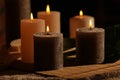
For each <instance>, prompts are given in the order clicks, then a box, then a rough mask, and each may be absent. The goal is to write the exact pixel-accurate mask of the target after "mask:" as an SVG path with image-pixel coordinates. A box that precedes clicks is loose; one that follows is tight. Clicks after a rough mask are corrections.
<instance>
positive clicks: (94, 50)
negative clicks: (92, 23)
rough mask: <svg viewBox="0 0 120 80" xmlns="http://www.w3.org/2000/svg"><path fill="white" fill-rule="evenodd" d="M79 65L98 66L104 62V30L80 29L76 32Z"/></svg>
mask: <svg viewBox="0 0 120 80" xmlns="http://www.w3.org/2000/svg"><path fill="white" fill-rule="evenodd" d="M76 53H77V62H78V64H96V63H102V62H103V61H104V29H102V28H93V27H90V28H78V29H77V30H76Z"/></svg>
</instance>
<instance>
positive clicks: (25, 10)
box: [0, 0, 31, 47]
mask: <svg viewBox="0 0 120 80" xmlns="http://www.w3.org/2000/svg"><path fill="white" fill-rule="evenodd" d="M3 1H4V2H5V10H2V12H3V11H5V13H6V16H5V17H6V19H5V20H6V42H7V46H8V47H9V46H10V42H11V41H12V40H14V39H16V38H19V37H20V20H21V19H29V18H30V11H31V0H3ZM0 5H1V4H0ZM0 12H1V11H0ZM0 22H1V21H0Z"/></svg>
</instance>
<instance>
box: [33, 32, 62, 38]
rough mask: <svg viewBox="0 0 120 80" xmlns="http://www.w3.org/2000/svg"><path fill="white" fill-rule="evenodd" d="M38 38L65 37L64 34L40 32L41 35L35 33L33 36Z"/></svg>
mask: <svg viewBox="0 0 120 80" xmlns="http://www.w3.org/2000/svg"><path fill="white" fill-rule="evenodd" d="M33 35H34V36H36V37H58V36H63V34H62V33H55V32H49V33H46V32H39V33H35V34H33Z"/></svg>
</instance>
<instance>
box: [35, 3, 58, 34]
mask: <svg viewBox="0 0 120 80" xmlns="http://www.w3.org/2000/svg"><path fill="white" fill-rule="evenodd" d="M37 17H38V18H40V19H44V20H45V25H46V26H47V25H49V27H50V30H51V32H56V33H60V12H58V11H50V7H49V5H47V8H46V11H39V12H38V13H37Z"/></svg>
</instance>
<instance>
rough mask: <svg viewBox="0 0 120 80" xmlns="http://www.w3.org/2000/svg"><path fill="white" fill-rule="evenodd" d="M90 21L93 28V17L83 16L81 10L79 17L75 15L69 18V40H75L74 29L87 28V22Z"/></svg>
mask: <svg viewBox="0 0 120 80" xmlns="http://www.w3.org/2000/svg"><path fill="white" fill-rule="evenodd" d="M90 20H91V22H92V24H93V27H94V25H95V23H94V17H92V16H88V15H83V11H82V10H81V11H80V13H79V15H76V16H74V17H72V18H70V21H69V25H70V38H76V29H77V28H81V27H89V21H90Z"/></svg>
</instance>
